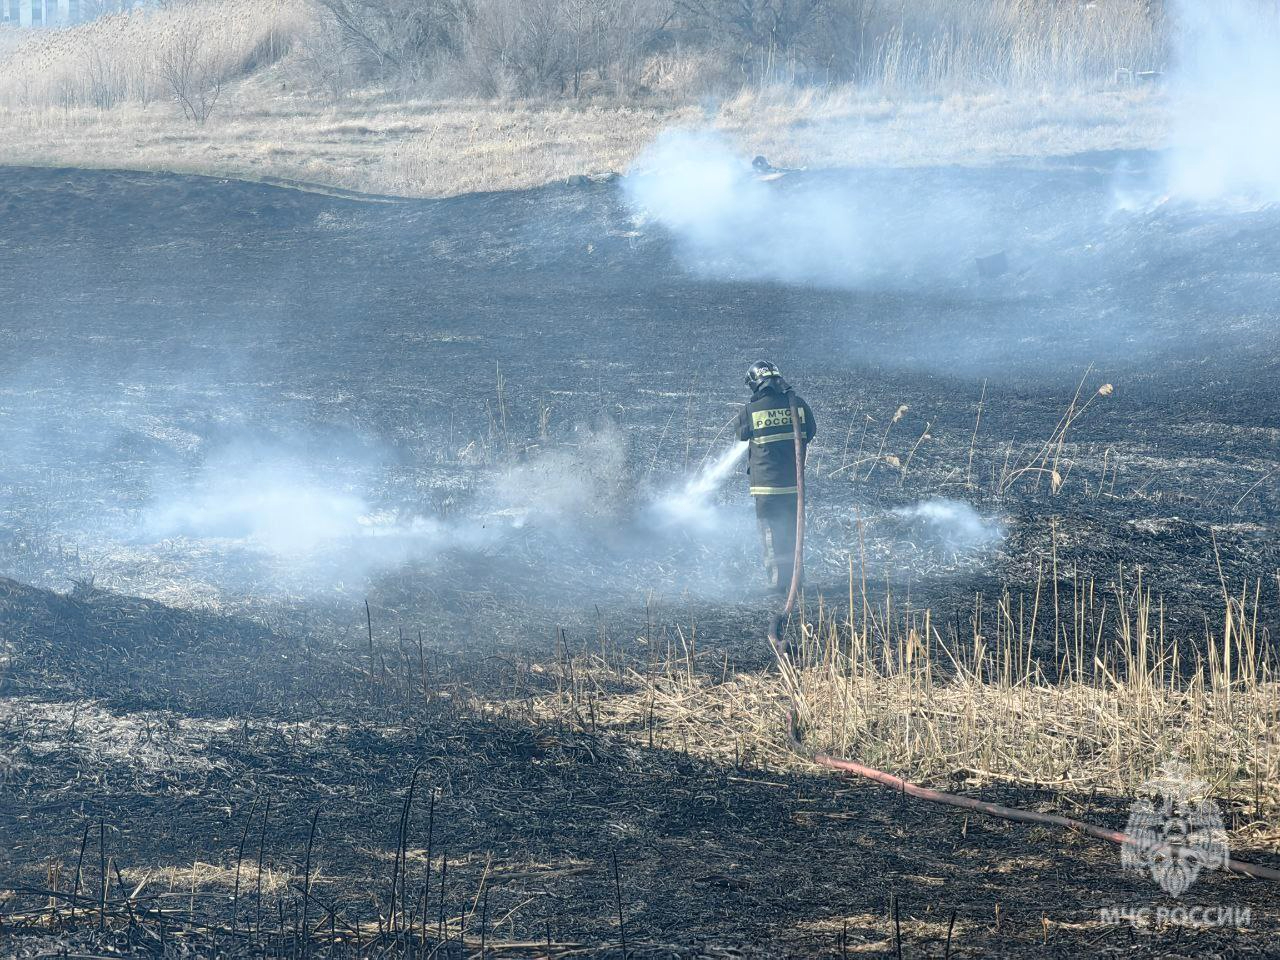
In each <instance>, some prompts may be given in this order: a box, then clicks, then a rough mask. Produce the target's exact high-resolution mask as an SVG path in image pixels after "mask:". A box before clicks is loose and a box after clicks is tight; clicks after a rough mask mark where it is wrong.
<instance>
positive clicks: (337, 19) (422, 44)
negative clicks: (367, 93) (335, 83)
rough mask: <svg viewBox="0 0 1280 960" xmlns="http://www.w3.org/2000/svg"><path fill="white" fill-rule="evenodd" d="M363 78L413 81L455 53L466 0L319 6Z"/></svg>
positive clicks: (324, 0) (347, 0) (341, 1)
mask: <svg viewBox="0 0 1280 960" xmlns="http://www.w3.org/2000/svg"><path fill="white" fill-rule="evenodd" d="M318 2H319V4H320V6H321V7H322V8H324V10H325V11H326V12H327V13H328V15H329V17H330V18H331V19H332V22H333V24H334V25H335V26H336V28H337V30H338V32H339V34H340V36H341V38H342V43H343V48H344V52H345V53H346V54H347V55H348V56H349V57H351V58H352V59H353V60H354V61H355V62H356V63H357V64H359V66H360V67H361V68H362V72H363V73H365V74H366V75H370V76H373V77H376V78H378V79H380V80H390V79H401V80H409V81H415V80H420V79H422V78H423V77H424V76H426V75H428V74H429V73H430V72H431V71H432V70H433V69H435V67H436V66H438V64H439V63H440V61H441V60H442V59H443V58H444V57H446V56H448V55H450V54H452V53H453V52H455V51H456V50H457V47H458V40H459V32H460V29H461V27H462V24H463V21H464V19H465V16H466V14H467V10H468V8H469V7H470V6H471V4H470V2H469V0H318Z"/></svg>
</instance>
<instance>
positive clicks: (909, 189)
mask: <svg viewBox="0 0 1280 960" xmlns="http://www.w3.org/2000/svg"><path fill="white" fill-rule="evenodd" d="M916 176H917V175H916V174H914V173H895V174H893V175H892V176H885V175H883V174H882V175H880V176H878V177H876V176H872V175H870V174H865V175H858V176H854V175H851V174H850V175H845V176H842V177H841V178H840V179H839V180H838V181H837V180H834V179H832V178H824V177H821V176H813V175H808V176H805V177H797V178H794V179H789V178H785V177H784V178H783V179H782V180H781V181H779V182H771V181H768V180H766V179H762V177H761V176H760V175H759V174H758V173H757V172H756V171H755V170H753V169H752V166H751V164H750V163H749V162H748V161H747V158H746V157H745V156H744V155H742V154H740V153H739V152H738V151H737V150H735V149H734V147H733V145H732V144H731V143H730V142H729V141H728V139H726V138H725V137H724V136H723V135H721V134H719V133H716V132H713V131H688V130H669V131H667V132H665V133H663V134H662V135H660V136H659V137H658V139H657V140H656V141H655V142H654V143H653V144H652V145H651V146H650V147H649V148H648V149H647V150H646V151H644V153H642V154H641V156H640V157H639V159H638V160H637V161H636V163H635V165H634V166H633V168H632V170H631V172H630V175H629V176H628V177H627V179H626V181H625V186H624V189H625V192H626V196H627V200H628V203H629V205H630V207H631V209H632V212H633V214H634V216H635V217H636V219H637V220H638V221H640V222H641V223H647V222H653V223H657V224H659V225H661V226H662V227H664V228H666V229H667V230H669V231H670V232H671V233H672V235H673V236H674V237H675V239H676V242H677V244H678V248H679V252H680V254H681V255H682V257H683V259H684V262H685V266H687V267H688V268H689V269H691V270H694V271H696V272H700V273H703V274H707V275H711V276H717V277H729V278H753V279H766V280H778V281H782V282H786V283H813V284H819V285H823V286H831V287H837V288H856V287H861V286H868V285H872V286H873V285H890V286H894V285H903V284H907V283H911V282H916V281H921V282H923V281H926V280H936V279H938V278H940V277H945V276H950V277H955V276H957V275H959V274H960V273H962V272H965V271H968V270H970V269H971V268H972V261H971V258H972V257H973V256H974V255H977V254H978V253H983V252H989V250H988V248H993V249H999V245H998V243H999V241H998V240H996V239H994V238H992V237H991V236H990V235H989V233H990V230H989V227H990V223H991V220H990V218H989V217H987V216H986V215H985V214H984V213H983V212H982V211H980V210H978V209H976V208H974V207H973V205H972V204H970V203H967V202H964V201H962V200H961V198H959V197H957V196H955V195H946V194H942V193H938V192H933V193H928V192H927V190H925V189H924V188H922V187H921V184H920V183H919V182H918V181H917V179H915V178H916Z"/></svg>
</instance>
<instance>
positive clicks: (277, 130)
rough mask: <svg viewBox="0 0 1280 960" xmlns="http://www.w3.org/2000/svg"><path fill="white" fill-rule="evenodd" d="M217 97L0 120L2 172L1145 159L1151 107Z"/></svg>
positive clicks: (485, 174)
mask: <svg viewBox="0 0 1280 960" xmlns="http://www.w3.org/2000/svg"><path fill="white" fill-rule="evenodd" d="M269 86H271V84H270V81H268V80H267V78H265V77H264V78H260V79H259V80H258V81H256V82H255V83H254V84H246V85H242V86H241V87H240V88H239V89H234V90H231V91H229V92H228V93H226V94H224V99H225V105H224V106H220V107H219V112H217V113H215V114H214V115H213V117H212V118H211V119H210V120H209V122H208V123H207V124H206V125H205V126H203V127H196V126H194V125H190V124H185V123H183V122H182V121H181V113H180V111H179V110H178V108H177V106H176V105H174V104H172V103H170V102H167V101H166V102H156V103H152V104H148V105H140V104H132V105H125V106H121V107H117V108H116V109H114V110H111V111H98V110H94V109H89V108H76V109H68V110H48V109H30V110H23V109H8V110H3V109H0V130H2V131H3V132H4V135H3V137H0V163H5V164H30V165H40V166H45V165H65V166H84V167H108V168H123V169H140V170H171V171H180V172H193V173H203V174H210V175H218V176H234V177H244V178H250V179H253V178H257V177H264V176H275V177H283V178H288V179H294V180H303V181H309V182H316V183H321V184H325V185H329V186H336V187H342V188H346V189H352V190H361V191H367V192H372V193H387V194H396V195H403V196H451V195H456V194H460V193H466V192H470V191H476V190H509V189H523V188H527V187H533V186H539V185H542V184H546V183H550V182H553V181H556V180H559V179H563V178H565V177H568V176H572V175H575V174H590V173H601V172H605V171H622V170H626V169H627V168H628V167H629V166H630V165H631V163H632V162H633V160H634V159H635V157H636V156H637V155H638V154H639V153H640V151H642V150H643V149H644V148H645V147H646V146H647V145H648V144H649V143H651V142H652V140H653V139H654V137H656V136H657V134H658V133H659V132H661V131H662V130H664V129H666V128H667V127H669V126H689V127H694V126H701V125H711V126H714V127H717V128H719V129H721V130H723V131H725V132H726V133H728V134H729V135H730V136H731V137H733V138H734V139H735V140H736V141H737V142H739V143H740V144H741V147H742V150H743V152H744V154H746V155H753V154H756V153H762V154H764V155H765V156H767V157H769V159H770V160H771V161H773V162H774V163H776V164H780V165H785V166H792V167H858V166H878V165H911V164H930V163H971V162H972V163H979V162H985V161H992V160H998V159H1003V158H1009V157H1019V156H1038V155H1062V154H1069V153H1073V152H1077V151H1085V150H1105V149H1114V148H1129V147H1148V146H1154V145H1156V144H1158V143H1159V142H1161V140H1162V139H1163V136H1164V128H1165V111H1164V102H1163V99H1162V97H1161V96H1160V95H1159V94H1157V93H1155V92H1152V91H1112V92H1102V93H1097V94H1091V95H1080V96H1076V97H1069V96H1062V97H1054V98H1050V97H1040V96H1034V97H1016V96H1009V95H1004V94H990V95H986V96H975V97H953V98H949V99H946V100H930V101H913V102H905V103H899V102H894V101H889V100H884V99H882V98H880V97H873V96H869V95H865V94H859V93H857V92H855V91H850V90H836V91H829V92H827V93H823V94H818V93H796V92H793V91H780V92H774V91H765V92H763V93H744V94H741V95H739V96H737V97H735V98H733V99H731V100H729V101H727V102H725V103H723V104H721V105H720V106H719V107H718V108H717V109H715V110H712V111H706V110H703V109H702V108H699V107H693V106H683V107H682V106H674V105H663V104H644V103H640V104H609V103H588V104H584V105H565V104H556V103H545V102H535V103H530V102H477V101H407V102H397V101H389V100H386V99H383V98H380V97H375V96H370V97H368V98H365V99H362V100H357V101H351V102H349V103H346V104H344V105H341V106H324V105H317V104H316V103H315V102H314V101H312V100H309V99H307V98H305V97H302V96H299V95H295V94H291V93H289V92H288V91H287V90H286V91H280V90H279V87H278V83H277V84H276V86H275V92H274V93H269V92H267V91H265V90H264V89H263V88H264V87H269Z"/></svg>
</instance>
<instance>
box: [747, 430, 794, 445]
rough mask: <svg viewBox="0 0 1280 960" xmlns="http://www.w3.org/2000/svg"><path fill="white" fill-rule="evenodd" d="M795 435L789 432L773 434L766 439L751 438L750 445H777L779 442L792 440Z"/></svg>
mask: <svg viewBox="0 0 1280 960" xmlns="http://www.w3.org/2000/svg"><path fill="white" fill-rule="evenodd" d="M794 439H795V435H794V434H793V433H791V431H787V432H786V433H775V434H773V435H771V436H768V437H752V438H751V442H752V443H777V442H778V441H779V440H794Z"/></svg>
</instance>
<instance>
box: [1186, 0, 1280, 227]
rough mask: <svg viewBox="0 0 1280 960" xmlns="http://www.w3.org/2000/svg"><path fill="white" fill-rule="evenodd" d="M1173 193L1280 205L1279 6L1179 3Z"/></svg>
mask: <svg viewBox="0 0 1280 960" xmlns="http://www.w3.org/2000/svg"><path fill="white" fill-rule="evenodd" d="M1176 16H1177V24H1178V26H1177V30H1176V33H1175V38H1176V39H1175V49H1174V58H1175V59H1174V74H1173V78H1172V91H1173V94H1174V97H1175V103H1176V108H1175V109H1176V113H1175V118H1176V119H1175V124H1174V130H1173V144H1172V146H1173V149H1172V151H1171V152H1170V158H1169V169H1168V178H1169V193H1170V194H1171V195H1173V196H1175V197H1179V198H1183V199H1187V200H1191V201H1197V202H1204V201H1213V200H1222V199H1231V200H1240V201H1246V202H1248V201H1253V202H1262V203H1269V202H1275V201H1280V121H1278V120H1277V110H1278V108H1280V102H1278V98H1280V8H1278V7H1277V6H1276V4H1275V3H1273V2H1263V0H1179V2H1178V4H1177V7H1176Z"/></svg>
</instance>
